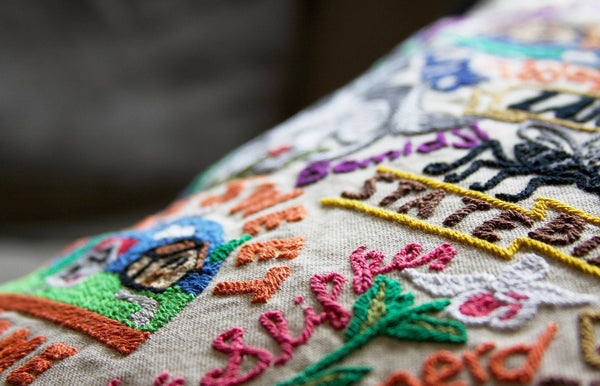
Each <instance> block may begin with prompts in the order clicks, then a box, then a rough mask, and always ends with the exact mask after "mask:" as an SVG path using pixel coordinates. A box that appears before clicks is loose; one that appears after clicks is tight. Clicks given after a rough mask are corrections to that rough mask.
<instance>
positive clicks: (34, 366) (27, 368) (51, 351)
mask: <svg viewBox="0 0 600 386" xmlns="http://www.w3.org/2000/svg"><path fill="white" fill-rule="evenodd" d="M75 354H77V350H76V349H74V348H73V347H70V346H67V345H64V344H62V343H56V344H53V345H52V346H49V347H47V348H46V349H45V350H44V351H43V352H42V353H41V354H40V355H38V356H36V357H34V358H33V359H31V360H30V361H29V362H27V363H26V364H24V365H23V366H21V367H19V368H18V369H16V370H14V371H13V372H12V373H10V374H9V375H8V377H6V382H8V383H10V384H13V385H18V386H26V385H29V384H30V383H31V382H33V381H35V379H36V378H37V376H38V375H40V374H43V373H44V372H45V371H46V370H48V369H49V368H50V367H52V365H54V363H55V362H58V361H60V360H63V359H65V358H68V357H70V356H72V355H75Z"/></svg>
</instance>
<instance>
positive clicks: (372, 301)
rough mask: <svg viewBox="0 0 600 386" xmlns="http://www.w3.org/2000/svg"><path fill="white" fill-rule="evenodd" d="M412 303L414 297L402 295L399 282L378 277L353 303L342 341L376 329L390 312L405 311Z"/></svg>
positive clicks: (381, 276)
mask: <svg viewBox="0 0 600 386" xmlns="http://www.w3.org/2000/svg"><path fill="white" fill-rule="evenodd" d="M413 302H414V296H413V295H412V294H403V293H402V285H401V284H400V282H399V281H396V280H392V279H388V278H386V277H385V276H383V275H378V276H377V277H376V278H375V282H374V283H373V286H372V287H371V288H370V289H369V290H368V291H367V292H365V293H364V294H363V295H361V297H360V298H358V300H357V301H356V303H354V317H353V318H352V320H351V321H350V324H349V326H348V328H347V330H346V335H345V336H344V340H345V341H346V342H347V341H349V340H350V339H352V338H354V337H356V336H357V335H359V334H363V333H365V332H366V331H367V330H369V329H370V328H378V325H380V324H381V322H383V321H384V320H385V319H387V316H388V314H389V312H390V311H391V310H403V309H407V308H408V306H410V305H411V304H413Z"/></svg>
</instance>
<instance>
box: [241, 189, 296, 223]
mask: <svg viewBox="0 0 600 386" xmlns="http://www.w3.org/2000/svg"><path fill="white" fill-rule="evenodd" d="M302 194H304V190H302V189H294V190H292V191H291V192H288V193H281V192H280V191H279V190H277V189H275V184H272V183H267V184H262V185H260V186H259V187H257V188H256V189H255V190H254V192H253V193H252V194H251V195H250V197H248V198H246V199H245V200H243V201H241V202H240V203H239V204H237V205H236V206H234V207H233V208H231V210H230V211H229V213H230V214H234V213H236V212H239V211H242V210H243V212H242V216H244V217H247V216H250V215H251V214H254V213H256V212H260V211H261V210H263V209H267V208H270V207H272V206H275V205H277V204H280V203H282V202H285V201H288V200H291V199H292V198H296V197H298V196H300V195H302Z"/></svg>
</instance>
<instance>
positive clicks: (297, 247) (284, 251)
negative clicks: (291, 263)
mask: <svg viewBox="0 0 600 386" xmlns="http://www.w3.org/2000/svg"><path fill="white" fill-rule="evenodd" d="M303 245H304V237H302V236H298V237H294V238H291V239H284V240H270V241H259V242H256V243H252V244H246V245H244V246H243V247H242V248H241V249H240V251H239V252H238V255H237V265H238V266H240V265H243V264H247V263H251V262H253V261H254V256H255V255H258V261H263V260H268V259H273V258H274V257H275V256H277V258H279V259H289V260H291V259H294V258H296V257H297V256H298V255H299V254H300V252H301V251H302V246H303Z"/></svg>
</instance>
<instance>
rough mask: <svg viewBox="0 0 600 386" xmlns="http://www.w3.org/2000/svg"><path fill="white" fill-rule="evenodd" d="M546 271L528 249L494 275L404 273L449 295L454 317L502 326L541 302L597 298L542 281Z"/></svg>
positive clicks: (514, 324)
mask: <svg viewBox="0 0 600 386" xmlns="http://www.w3.org/2000/svg"><path fill="white" fill-rule="evenodd" d="M549 272H550V266H549V265H548V263H546V262H545V261H544V259H542V258H541V257H539V256H537V255H535V254H533V253H531V254H527V255H525V256H523V258H521V260H520V261H518V262H517V263H515V264H512V265H510V266H508V267H506V268H504V269H503V270H502V271H501V272H500V273H499V274H498V275H497V276H493V275H490V274H487V273H474V274H470V275H446V274H428V273H420V272H418V271H417V270H415V269H407V270H405V271H404V274H405V275H407V276H408V277H410V278H411V280H412V281H413V283H414V284H415V285H416V286H418V287H420V288H422V289H424V290H425V291H427V292H429V293H430V294H432V295H433V296H444V297H451V299H452V300H451V304H450V306H449V307H448V308H447V309H446V310H447V312H448V313H449V314H450V315H451V316H452V317H453V318H454V319H456V320H459V321H461V322H462V323H465V324H470V325H481V324H487V325H489V326H490V327H493V328H501V329H505V328H518V327H521V326H522V325H523V324H524V323H525V322H526V321H527V320H528V319H531V318H533V317H534V316H535V314H536V313H537V309H538V307H539V306H541V305H552V306H580V305H583V304H587V303H590V302H594V301H596V297H595V296H592V295H585V294H579V293H574V292H570V291H568V290H566V289H563V288H560V287H558V286H555V285H553V284H550V283H544V282H542V280H543V279H544V278H545V277H546V276H548V273H549Z"/></svg>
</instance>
